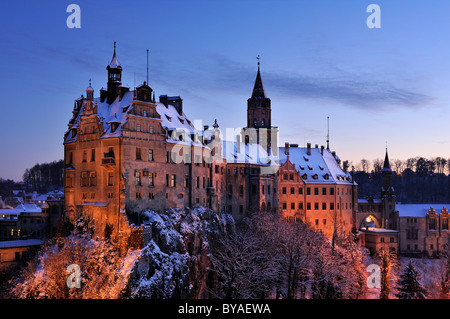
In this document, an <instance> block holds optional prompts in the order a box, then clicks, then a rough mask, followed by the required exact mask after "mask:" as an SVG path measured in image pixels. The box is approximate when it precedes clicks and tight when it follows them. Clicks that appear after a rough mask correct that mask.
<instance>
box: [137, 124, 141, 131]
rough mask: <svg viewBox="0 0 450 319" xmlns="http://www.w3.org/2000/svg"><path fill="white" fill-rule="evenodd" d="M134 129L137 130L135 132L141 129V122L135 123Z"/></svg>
mask: <svg viewBox="0 0 450 319" xmlns="http://www.w3.org/2000/svg"><path fill="white" fill-rule="evenodd" d="M136 131H137V132H140V131H141V124H137V125H136Z"/></svg>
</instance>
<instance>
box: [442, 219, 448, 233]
mask: <svg viewBox="0 0 450 319" xmlns="http://www.w3.org/2000/svg"><path fill="white" fill-rule="evenodd" d="M442 230H448V218H443V219H442Z"/></svg>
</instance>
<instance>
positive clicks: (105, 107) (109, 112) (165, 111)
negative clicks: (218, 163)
mask: <svg viewBox="0 0 450 319" xmlns="http://www.w3.org/2000/svg"><path fill="white" fill-rule="evenodd" d="M134 96H135V92H134V91H127V92H125V93H124V94H123V96H122V99H120V98H119V96H117V98H116V99H115V100H114V102H112V103H111V104H108V103H107V99H104V101H103V102H101V100H100V97H96V98H94V99H93V101H92V102H93V103H94V105H97V115H98V116H99V118H100V119H102V120H103V134H102V138H110V137H119V136H121V134H122V127H123V125H124V124H125V123H126V122H127V120H128V116H132V113H131V111H132V110H133V102H134ZM85 103H86V101H84V102H83V105H82V106H81V108H80V111H79V112H78V114H77V115H76V118H75V119H73V120H71V122H72V126H71V128H77V127H78V126H79V123H80V118H81V117H82V116H83V106H84V105H85ZM154 104H156V112H157V113H158V114H159V115H160V117H161V118H157V120H158V121H160V122H161V126H162V127H163V128H164V129H167V130H168V131H172V130H176V131H177V132H181V131H184V132H186V134H199V131H197V129H196V128H195V127H194V125H193V124H192V122H191V121H190V120H189V119H188V117H187V116H186V114H184V113H182V114H179V112H178V110H177V109H176V108H175V106H173V105H172V104H168V105H167V106H166V105H164V104H163V103H160V102H156V103H154ZM133 116H135V115H133ZM111 123H117V127H116V128H115V130H114V131H111V129H112V128H111V125H110V124H111ZM66 133H67V137H66V140H65V142H66V143H70V142H75V141H76V136H75V134H74V133H73V132H72V130H70V129H69V130H68V131H67V132H66ZM186 140H187V141H189V140H190V139H186ZM167 142H169V143H183V142H182V141H179V140H173V139H172V138H171V136H169V137H168V139H167ZM190 143H191V144H192V145H196V146H202V147H203V146H204V145H203V144H201V143H196V142H195V141H191V142H190Z"/></svg>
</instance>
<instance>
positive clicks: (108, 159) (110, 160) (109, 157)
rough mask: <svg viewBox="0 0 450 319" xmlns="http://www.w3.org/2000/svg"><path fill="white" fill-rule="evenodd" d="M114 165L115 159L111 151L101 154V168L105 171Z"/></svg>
mask: <svg viewBox="0 0 450 319" xmlns="http://www.w3.org/2000/svg"><path fill="white" fill-rule="evenodd" d="M115 165H116V158H115V156H114V152H113V151H109V152H108V153H103V158H102V166H103V167H104V168H105V169H112V168H114V166H115Z"/></svg>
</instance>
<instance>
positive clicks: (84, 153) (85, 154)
mask: <svg viewBox="0 0 450 319" xmlns="http://www.w3.org/2000/svg"><path fill="white" fill-rule="evenodd" d="M85 162H87V151H83V163H85Z"/></svg>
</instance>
